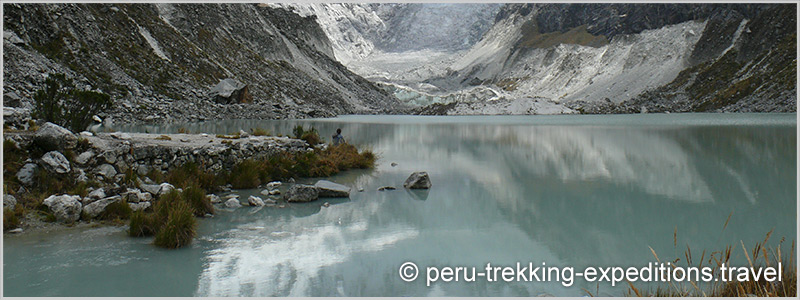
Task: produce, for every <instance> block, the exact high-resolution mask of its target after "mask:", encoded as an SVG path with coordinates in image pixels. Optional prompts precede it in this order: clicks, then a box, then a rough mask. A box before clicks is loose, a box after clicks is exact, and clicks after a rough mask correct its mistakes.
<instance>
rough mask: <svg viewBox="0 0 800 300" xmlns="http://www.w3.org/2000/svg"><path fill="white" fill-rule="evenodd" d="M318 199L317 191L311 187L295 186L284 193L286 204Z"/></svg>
mask: <svg viewBox="0 0 800 300" xmlns="http://www.w3.org/2000/svg"><path fill="white" fill-rule="evenodd" d="M318 198H319V190H317V187H315V186H313V185H307V184H295V185H293V186H292V187H290V188H289V190H288V191H286V195H284V199H286V201H287V202H311V201H314V200H317V199H318Z"/></svg>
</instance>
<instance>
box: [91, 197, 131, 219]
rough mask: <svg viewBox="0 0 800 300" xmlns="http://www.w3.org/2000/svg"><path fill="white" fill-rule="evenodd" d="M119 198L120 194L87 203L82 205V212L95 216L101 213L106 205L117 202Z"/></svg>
mask: <svg viewBox="0 0 800 300" xmlns="http://www.w3.org/2000/svg"><path fill="white" fill-rule="evenodd" d="M120 200H122V196H119V195H117V196H113V197H108V198H103V199H100V200H97V201H95V202H92V203H89V204H87V205H86V206H84V207H83V213H85V214H86V215H87V216H89V217H90V218H97V216H99V215H100V214H101V213H103V211H104V210H106V207H107V206H108V205H109V204H111V203H114V202H118V201H120Z"/></svg>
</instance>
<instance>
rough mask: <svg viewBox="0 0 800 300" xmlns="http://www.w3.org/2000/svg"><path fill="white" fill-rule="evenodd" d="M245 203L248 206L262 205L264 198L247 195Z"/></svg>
mask: <svg viewBox="0 0 800 300" xmlns="http://www.w3.org/2000/svg"><path fill="white" fill-rule="evenodd" d="M247 204H250V206H264V200H261V198H259V197H256V196H250V197H247Z"/></svg>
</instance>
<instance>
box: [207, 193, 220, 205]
mask: <svg viewBox="0 0 800 300" xmlns="http://www.w3.org/2000/svg"><path fill="white" fill-rule="evenodd" d="M206 199H208V201H210V202H211V203H222V199H220V198H219V196H217V195H214V194H208V195H206Z"/></svg>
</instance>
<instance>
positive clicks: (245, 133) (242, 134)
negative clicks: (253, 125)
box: [239, 129, 250, 138]
mask: <svg viewBox="0 0 800 300" xmlns="http://www.w3.org/2000/svg"><path fill="white" fill-rule="evenodd" d="M239 137H240V138H247V137H250V134H249V133H247V131H244V130H241V129H239Z"/></svg>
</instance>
